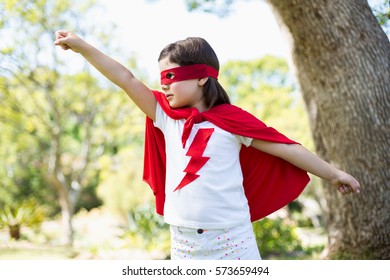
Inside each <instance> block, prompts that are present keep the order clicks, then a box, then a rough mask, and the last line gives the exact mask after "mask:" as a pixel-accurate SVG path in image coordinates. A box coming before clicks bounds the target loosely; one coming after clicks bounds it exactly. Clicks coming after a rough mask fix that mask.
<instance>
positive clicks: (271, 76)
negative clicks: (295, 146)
mask: <svg viewBox="0 0 390 280" xmlns="http://www.w3.org/2000/svg"><path fill="white" fill-rule="evenodd" d="M221 73H222V74H221V78H220V81H221V84H222V85H223V86H224V88H225V89H226V90H227V92H228V94H229V96H230V97H231V100H232V103H234V104H235V105H238V106H240V107H242V108H243V109H245V110H247V111H249V112H251V113H252V114H254V115H255V116H256V117H258V118H259V119H261V120H262V121H264V122H265V123H266V124H267V125H269V126H272V127H274V128H276V129H277V130H279V131H280V132H282V133H284V134H286V135H287V136H289V137H290V138H292V139H294V140H296V141H298V142H300V143H301V144H303V145H304V146H305V147H307V148H308V149H312V148H313V142H312V138H311V135H310V127H309V122H308V118H307V115H306V111H305V107H304V104H303V101H302V98H301V96H300V94H299V93H298V92H297V89H296V85H295V83H294V80H293V78H292V77H291V75H290V74H289V68H288V65H287V62H286V61H285V60H284V59H282V58H278V57H274V56H264V57H262V58H260V59H257V60H252V61H230V62H227V63H226V64H224V65H223V66H222V70H221Z"/></svg>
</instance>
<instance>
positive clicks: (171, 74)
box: [165, 72, 175, 80]
mask: <svg viewBox="0 0 390 280" xmlns="http://www.w3.org/2000/svg"><path fill="white" fill-rule="evenodd" d="M165 77H166V78H167V79H170V80H172V79H173V78H174V77H175V74H174V73H172V72H169V73H167V74H166V75H165Z"/></svg>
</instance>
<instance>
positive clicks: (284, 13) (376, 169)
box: [268, 0, 390, 259]
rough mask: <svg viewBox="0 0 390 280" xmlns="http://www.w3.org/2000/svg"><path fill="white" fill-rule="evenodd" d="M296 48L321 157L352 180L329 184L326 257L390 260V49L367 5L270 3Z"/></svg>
mask: <svg viewBox="0 0 390 280" xmlns="http://www.w3.org/2000/svg"><path fill="white" fill-rule="evenodd" d="M268 2H269V3H270V4H271V6H272V8H273V10H274V13H275V15H276V17H277V19H278V20H279V23H280V24H281V27H282V30H283V31H284V32H285V34H286V35H287V37H288V39H289V42H290V43H291V54H292V61H293V64H294V66H295V70H296V76H297V79H298V83H299V85H300V87H301V92H302V95H303V97H304V100H305V103H306V106H307V111H308V114H309V119H310V124H311V129H312V133H313V138H314V142H315V146H316V151H317V154H318V155H319V156H320V157H322V158H323V159H325V160H327V161H328V162H330V163H331V164H333V165H334V166H336V167H338V168H340V169H342V170H345V171H346V172H348V173H350V174H352V175H353V176H355V177H356V178H357V179H358V180H359V182H360V184H361V193H360V194H359V195H355V194H354V195H349V196H342V195H340V194H339V193H338V192H337V191H335V190H334V189H332V187H331V185H330V184H329V183H326V182H325V187H324V196H325V198H326V200H327V203H328V211H327V213H326V218H327V230H328V233H329V244H328V245H329V246H328V249H329V252H328V257H329V258H341V259H389V258H390V214H389V213H390V203H389V201H390V188H389V186H390V183H389V181H390V44H389V40H388V38H387V36H386V35H385V34H384V32H383V30H382V29H381V28H380V26H379V24H378V23H377V21H376V19H375V17H374V15H373V14H372V12H371V9H370V8H369V6H368V4H367V2H366V1H364V0H354V1H352V0H324V1H308V0H286V1H280V0H268Z"/></svg>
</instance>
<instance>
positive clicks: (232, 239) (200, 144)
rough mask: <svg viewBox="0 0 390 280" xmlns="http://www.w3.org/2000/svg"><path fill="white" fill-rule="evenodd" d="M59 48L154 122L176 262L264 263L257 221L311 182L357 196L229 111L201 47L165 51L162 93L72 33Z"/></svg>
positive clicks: (162, 204)
mask: <svg viewBox="0 0 390 280" xmlns="http://www.w3.org/2000/svg"><path fill="white" fill-rule="evenodd" d="M55 45H58V46H60V47H62V48H63V49H65V50H67V49H71V50H73V51H75V52H78V53H80V54H81V55H83V56H84V57H85V58H86V59H87V60H88V61H89V62H90V63H91V64H92V65H93V66H94V67H95V68H96V69H97V70H99V71H100V72H101V73H102V74H103V75H105V76H106V77H107V78H108V79H110V80H111V81H112V82H113V83H115V84H116V85H118V86H119V87H121V88H122V89H123V90H124V91H125V92H126V93H127V94H128V96H129V97H130V98H131V99H132V100H133V101H134V102H135V103H136V105H137V106H138V107H139V108H140V109H141V110H142V111H143V112H144V113H145V114H146V116H147V117H148V118H147V125H146V137H145V166H144V180H145V181H146V182H148V183H149V185H150V186H151V188H152V190H153V192H154V194H155V196H156V210H157V212H158V213H159V214H162V215H164V220H165V222H167V223H168V224H170V230H171V258H172V259H247V260H254V259H261V257H260V253H259V251H258V247H257V244H256V240H255V237H254V233H253V229H252V225H251V221H255V220H258V219H260V218H262V217H264V216H266V215H268V214H270V213H272V212H274V211H276V210H277V209H279V208H281V207H283V206H284V205H286V204H287V203H289V202H290V201H292V200H293V199H295V198H296V197H297V196H298V195H299V194H300V193H301V192H302V190H303V189H304V187H305V186H306V184H307V183H308V181H309V179H308V176H307V173H306V172H310V173H312V174H314V175H316V176H319V177H321V178H323V179H325V180H328V181H330V182H331V183H332V184H333V186H334V187H335V188H336V190H338V191H339V192H340V193H342V194H349V193H358V192H359V188H360V186H359V183H358V182H357V180H356V179H355V178H353V177H352V176H351V175H349V174H347V173H345V172H343V171H341V170H338V169H337V168H335V167H333V166H331V165H330V164H328V163H327V162H325V161H323V160H322V159H320V158H319V157H317V156H316V155H314V154H313V153H311V152H310V151H308V150H307V149H305V148H304V147H302V146H301V145H300V144H298V143H296V142H294V141H292V140H290V139H288V138H287V137H285V136H284V135H282V134H280V133H279V132H277V131H276V130H274V129H273V128H270V127H267V126H266V125H265V124H263V123H262V122H261V121H259V120H258V119H256V118H255V117H254V116H252V115H251V114H249V113H247V112H245V111H243V110H242V109H240V108H238V107H235V106H233V105H230V101H229V97H228V95H227V94H226V92H225V90H224V89H223V88H222V86H221V85H220V84H219V82H218V80H217V78H218V70H219V62H218V58H217V56H216V54H215V53H214V51H213V49H212V48H211V46H210V45H209V44H208V43H207V42H206V41H205V40H204V39H202V38H187V39H185V40H181V41H178V42H175V43H172V44H169V45H168V46H167V47H165V48H164V49H163V50H162V51H161V53H160V56H159V58H158V62H159V67H160V71H161V86H162V91H163V93H162V92H158V91H152V90H150V89H149V88H148V87H147V86H145V85H144V84H143V83H141V82H140V81H139V80H137V79H136V78H135V77H134V75H133V74H132V73H131V72H130V71H129V70H128V69H127V68H125V67H124V66H122V65H121V64H119V63H118V62H116V61H114V60H113V59H111V58H109V57H108V56H106V55H105V54H103V53H101V52H100V51H99V50H97V49H96V48H94V47H93V46H91V45H90V44H88V43H87V42H85V41H84V40H82V39H81V38H79V37H78V36H77V35H75V34H73V33H71V32H68V31H58V32H56V41H55Z"/></svg>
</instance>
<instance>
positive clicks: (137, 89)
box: [54, 30, 156, 120]
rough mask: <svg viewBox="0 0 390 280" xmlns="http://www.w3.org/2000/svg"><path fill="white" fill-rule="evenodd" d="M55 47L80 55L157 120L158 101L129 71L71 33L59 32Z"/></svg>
mask: <svg viewBox="0 0 390 280" xmlns="http://www.w3.org/2000/svg"><path fill="white" fill-rule="evenodd" d="M54 44H55V45H57V46H60V47H61V48H63V49H64V50H68V49H71V50H73V51H74V52H77V53H80V54H81V55H82V56H84V58H85V59H86V60H87V61H88V62H89V63H91V64H92V65H93V66H94V67H95V68H96V69H97V70H98V71H99V72H101V73H102V74H103V75H104V76H106V77H107V78H108V79H109V80H111V81H112V82H113V83H114V84H116V85H117V86H119V87H120V88H122V89H123V90H124V91H125V92H126V93H127V95H128V96H129V97H130V98H131V99H132V100H133V101H134V103H135V104H136V105H137V106H138V107H139V108H140V109H141V110H142V111H143V112H144V113H145V114H146V115H147V116H148V117H149V118H151V119H152V120H154V119H155V111H156V99H155V97H154V95H153V93H152V92H151V90H150V89H149V88H148V87H147V86H145V85H144V84H143V83H142V82H141V81H139V80H138V79H137V78H135V77H134V75H133V74H132V73H131V71H130V70H129V69H127V68H126V67H124V66H123V65H122V64H120V63H118V62H117V61H115V60H114V59H112V58H110V57H108V56H107V55H105V54H104V53H102V52H101V51H99V50H98V49H96V48H95V47H93V46H92V45H90V44H88V43H87V42H86V41H84V40H83V39H81V38H80V37H78V36H77V35H76V34H74V33H72V32H69V31H64V30H61V31H57V32H56V40H55V42H54Z"/></svg>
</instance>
